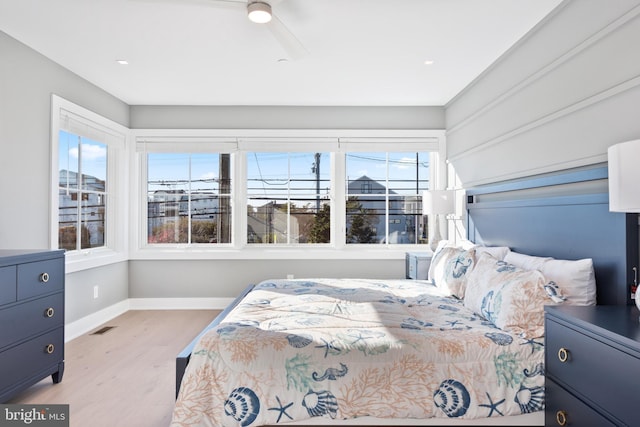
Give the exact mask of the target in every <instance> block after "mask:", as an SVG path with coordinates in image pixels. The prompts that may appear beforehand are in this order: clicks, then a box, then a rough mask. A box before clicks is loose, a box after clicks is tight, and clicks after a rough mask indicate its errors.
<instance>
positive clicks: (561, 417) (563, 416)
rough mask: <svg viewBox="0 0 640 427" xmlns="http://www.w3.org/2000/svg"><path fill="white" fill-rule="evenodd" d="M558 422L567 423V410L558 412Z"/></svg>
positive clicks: (562, 424)
mask: <svg viewBox="0 0 640 427" xmlns="http://www.w3.org/2000/svg"><path fill="white" fill-rule="evenodd" d="M556 422H557V423H558V425H559V426H566V425H567V413H566V412H565V411H558V412H556Z"/></svg>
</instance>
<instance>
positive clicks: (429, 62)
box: [424, 59, 435, 65]
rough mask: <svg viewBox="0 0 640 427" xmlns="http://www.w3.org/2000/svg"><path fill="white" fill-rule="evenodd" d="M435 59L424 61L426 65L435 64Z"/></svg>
mask: <svg viewBox="0 0 640 427" xmlns="http://www.w3.org/2000/svg"><path fill="white" fill-rule="evenodd" d="M434 62H435V61H433V60H432V59H427V60H426V61H424V65H433V63H434Z"/></svg>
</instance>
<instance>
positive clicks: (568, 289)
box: [505, 252, 596, 305]
mask: <svg viewBox="0 0 640 427" xmlns="http://www.w3.org/2000/svg"><path fill="white" fill-rule="evenodd" d="M505 261H507V262H509V263H511V264H514V265H516V266H518V267H520V268H523V269H525V270H539V271H541V272H542V274H543V275H544V276H545V278H547V279H548V280H552V281H554V282H555V283H556V284H557V285H558V287H559V288H560V291H561V293H562V294H563V295H564V296H565V297H566V300H567V301H566V303H567V304H570V305H595V304H596V277H595V274H594V271H593V260H592V259H591V258H585V259H580V260H577V261H570V260H561V259H554V258H550V257H536V256H532V255H524V254H519V253H516V252H511V253H509V254H507V256H506V257H505Z"/></svg>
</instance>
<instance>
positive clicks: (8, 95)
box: [0, 32, 129, 322]
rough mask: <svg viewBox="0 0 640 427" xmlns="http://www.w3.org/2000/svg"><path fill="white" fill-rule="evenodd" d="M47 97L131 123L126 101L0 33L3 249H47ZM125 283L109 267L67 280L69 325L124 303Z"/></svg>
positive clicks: (0, 238)
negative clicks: (98, 294)
mask: <svg viewBox="0 0 640 427" xmlns="http://www.w3.org/2000/svg"><path fill="white" fill-rule="evenodd" d="M51 94H57V95H60V96H62V97H63V98H66V99H68V100H69V101H72V102H74V103H76V104H79V105H81V106H83V107H85V108H87V109H89V110H93V111H95V112H97V113H99V114H101V115H103V116H105V117H107V118H109V119H111V120H113V121H116V122H118V123H120V124H122V125H124V126H128V125H129V107H128V106H127V105H126V104H125V103H123V102H121V101H120V100H118V99H116V98H114V97H113V96H111V95H109V94H108V93H106V92H104V91H102V90H101V89H99V88H98V87H96V86H93V85H91V84H90V83H88V82H87V81H85V80H83V79H81V78H80V77H78V76H77V75H75V74H73V73H71V72H69V71H68V70H66V69H64V68H62V67H60V66H59V65H57V64H56V63H54V62H52V61H50V60H48V59H47V58H45V57H44V56H42V55H40V54H38V53H37V52H35V51H33V50H32V49H30V48H28V47H26V46H24V45H23V44H21V43H19V42H17V41H16V40H15V39H13V38H11V37H9V36H8V35H6V34H5V33H2V32H0V200H1V202H0V248H4V249H26V248H33V249H48V248H49V247H50V246H49V206H50V198H51V196H50V191H51V187H50V182H49V181H50V162H51V160H50V148H49V145H50V123H51ZM105 277H108V278H109V280H108V281H106V280H105V279H103V278H105ZM127 280H128V276H127V271H126V268H122V267H120V268H117V267H116V268H114V267H112V266H109V267H107V268H96V269H93V270H90V271H85V272H82V273H74V274H69V275H67V284H68V286H67V296H66V305H67V309H68V311H67V316H66V318H67V322H69V321H73V320H77V319H78V318H80V317H82V316H84V315H86V314H88V313H90V312H94V311H98V310H100V309H102V308H105V307H107V306H110V305H112V304H114V303H116V302H118V301H121V300H123V299H124V298H126V294H127V292H128V281H127ZM94 282H101V283H104V286H106V288H103V289H104V290H105V291H104V292H103V294H104V297H103V298H99V299H97V300H93V293H92V290H91V292H90V291H89V290H88V287H89V286H91V283H94Z"/></svg>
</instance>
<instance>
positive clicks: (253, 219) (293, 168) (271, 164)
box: [246, 152, 331, 244]
mask: <svg viewBox="0 0 640 427" xmlns="http://www.w3.org/2000/svg"><path fill="white" fill-rule="evenodd" d="M246 156H247V180H246V186H247V243H250V244H251V243H268V244H298V243H330V242H331V233H330V218H331V217H330V215H331V203H330V195H331V178H330V175H329V170H330V168H329V166H330V163H329V154H328V153H282V152H273V153H272V152H269V153H257V152H249V153H247V154H246Z"/></svg>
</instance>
